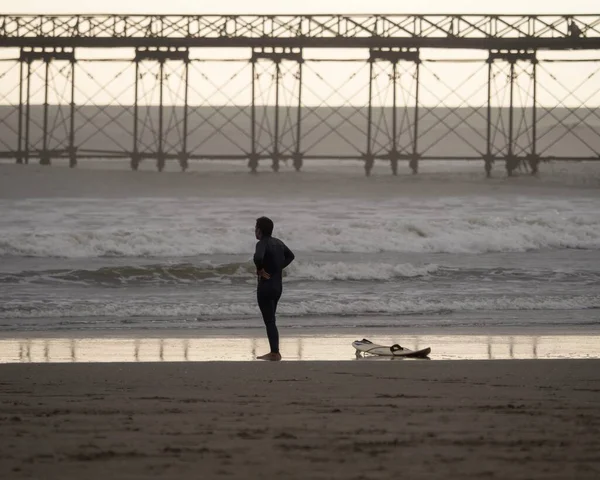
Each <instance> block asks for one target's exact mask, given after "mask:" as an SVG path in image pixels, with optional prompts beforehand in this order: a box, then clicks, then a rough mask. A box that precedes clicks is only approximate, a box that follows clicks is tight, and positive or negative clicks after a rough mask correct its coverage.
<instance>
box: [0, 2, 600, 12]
mask: <svg viewBox="0 0 600 480" xmlns="http://www.w3.org/2000/svg"><path fill="white" fill-rule="evenodd" d="M0 5H1V8H0V11H1V12H2V13H5V14H8V13H173V14H176V13H191V14H208V13H223V14H236V13H237V14H239V13H281V14H284V13H498V14H509V13H514V14H523V13H525V14H533V13H536V14H541V13H554V14H556V13H559V14H566V13H568V14H576V13H600V2H599V0H571V1H569V2H564V1H563V2H560V1H557V0H527V1H523V0H502V1H501V2H498V1H495V2H491V1H481V0H479V1H475V0H453V1H452V2H448V1H447V0H421V1H420V2H401V1H399V0H368V1H367V0H302V1H301V2H292V1H285V0H279V1H274V0H261V1H257V2H251V1H249V0H219V1H213V2H210V1H200V0H168V1H165V0H143V1H140V0H129V1H126V0H102V2H91V1H82V0H19V1H17V2H15V1H12V0H0Z"/></svg>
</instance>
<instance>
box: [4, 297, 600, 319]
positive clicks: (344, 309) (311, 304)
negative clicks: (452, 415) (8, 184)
mask: <svg viewBox="0 0 600 480" xmlns="http://www.w3.org/2000/svg"><path fill="white" fill-rule="evenodd" d="M598 308H600V295H580V296H571V297H567V298H565V297H562V296H538V297H514V296H501V297H488V298H481V297H468V298H461V299H453V298H451V297H445V298H441V299H431V298H423V299H419V298H401V299H398V298H387V299H378V300H374V299H370V300H350V299H347V298H331V299H320V300H307V301H300V302H298V301H295V302H290V301H287V302H285V303H283V304H282V305H281V306H280V308H279V309H278V314H279V316H292V317H293V316H336V317H340V318H341V317H344V316H372V315H387V316H393V315H399V316H403V315H410V314H439V313H448V312H474V311H511V310H514V311H516V310H532V311H534V310H582V309H598ZM257 314H258V310H257V306H256V304H254V303H246V302H242V303H234V302H228V303H215V304H206V303H196V302H178V303H167V302H166V301H162V302H160V303H153V302H150V301H143V302H142V301H128V300H118V301H106V300H105V301H85V302H84V301H79V302H76V301H67V300H63V301H60V300H47V301H43V302H42V301H39V302H32V301H27V302H25V303H20V302H19V301H11V302H8V303H7V304H5V305H4V306H3V308H2V310H0V318H3V319H10V318H13V319H14V318H38V319H44V318H57V317H78V318H80V317H85V318H88V319H90V318H98V317H112V318H135V317H170V318H173V317H191V318H197V317H200V319H210V318H233V317H256V315H257ZM340 322H341V323H340V325H341V326H343V324H344V321H343V319H341V320H340Z"/></svg>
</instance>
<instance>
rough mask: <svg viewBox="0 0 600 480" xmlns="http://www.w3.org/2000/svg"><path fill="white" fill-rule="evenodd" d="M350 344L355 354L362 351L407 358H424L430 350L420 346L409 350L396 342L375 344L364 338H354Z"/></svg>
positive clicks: (357, 354)
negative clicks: (387, 344)
mask: <svg viewBox="0 0 600 480" xmlns="http://www.w3.org/2000/svg"><path fill="white" fill-rule="evenodd" d="M352 346H353V347H354V348H355V349H356V356H357V357H359V356H361V354H362V353H368V354H370V355H379V356H382V357H408V358H425V357H427V356H428V355H429V353H430V352H431V348H430V347H427V348H422V349H420V350H410V349H409V348H406V347H401V346H400V345H398V344H395V345H392V346H391V347H386V346H384V345H377V344H376V343H373V342H371V341H369V340H367V339H365V338H363V339H362V340H355V341H354V342H352Z"/></svg>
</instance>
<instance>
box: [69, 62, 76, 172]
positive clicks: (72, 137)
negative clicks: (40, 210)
mask: <svg viewBox="0 0 600 480" xmlns="http://www.w3.org/2000/svg"><path fill="white" fill-rule="evenodd" d="M70 115H71V117H70V119H69V120H70V125H69V167H71V168H73V167H75V166H76V165H77V155H76V154H75V58H73V59H72V60H71V112H70Z"/></svg>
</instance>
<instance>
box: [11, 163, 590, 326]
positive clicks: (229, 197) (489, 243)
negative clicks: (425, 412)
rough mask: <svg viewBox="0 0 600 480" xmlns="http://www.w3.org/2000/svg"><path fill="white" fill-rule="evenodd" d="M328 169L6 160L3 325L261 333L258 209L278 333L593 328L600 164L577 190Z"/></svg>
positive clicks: (458, 176) (556, 182) (550, 183)
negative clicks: (267, 245)
mask: <svg viewBox="0 0 600 480" xmlns="http://www.w3.org/2000/svg"><path fill="white" fill-rule="evenodd" d="M479 167H481V166H479ZM328 168H329V167H325V166H323V167H322V168H321V170H318V172H317V173H300V174H298V173H296V172H293V171H290V172H287V171H283V172H281V173H280V174H274V173H269V172H266V173H263V174H259V175H258V176H251V175H249V174H247V173H246V172H245V171H244V167H242V166H240V167H239V171H236V172H233V173H232V172H231V171H223V172H221V173H215V171H217V170H218V167H211V169H210V171H209V173H207V174H206V175H203V174H202V169H201V167H198V169H197V171H195V172H188V173H185V174H182V173H176V172H163V173H161V174H159V173H156V172H150V171H147V172H129V171H127V170H126V165H125V166H124V167H123V168H122V170H119V168H112V169H104V168H103V166H102V164H96V167H95V168H88V169H86V167H85V166H84V167H83V168H79V169H76V170H69V169H66V168H62V167H60V166H52V167H46V168H45V169H44V167H40V166H33V165H32V166H15V165H0V172H2V176H1V179H2V186H3V187H4V188H3V190H2V191H3V192H5V194H4V195H0V262H1V263H0V331H1V332H2V333H3V335H5V336H6V335H9V336H10V335H11V334H16V333H19V334H27V333H28V332H29V333H30V334H32V335H33V334H35V332H38V333H39V332H44V333H45V334H48V333H54V334H56V335H64V334H65V332H80V333H81V332H85V333H86V334H90V335H93V334H94V332H112V333H121V334H122V333H127V332H138V333H139V332H142V333H143V332H144V331H148V332H154V333H156V332H160V331H162V330H164V331H169V332H170V333H171V334H172V332H173V331H175V332H177V331H179V332H181V333H182V334H189V333H190V332H193V333H194V334H197V335H210V334H211V332H217V331H218V332H219V333H220V334H225V335H226V334H227V331H228V330H231V331H234V330H235V331H236V332H239V331H240V330H241V331H244V330H248V331H253V332H254V334H256V335H261V334H262V330H260V329H262V328H263V325H262V320H261V318H260V314H259V311H258V308H257V306H256V301H255V288H256V277H255V272H254V268H253V263H252V254H253V252H254V246H255V243H256V240H255V238H254V222H255V219H256V218H257V217H259V216H261V215H267V216H269V217H271V218H272V219H273V220H274V222H275V232H274V235H275V236H277V237H279V238H281V239H282V240H284V241H285V242H286V244H287V245H288V246H289V247H290V248H291V249H292V250H293V251H294V253H295V254H296V261H295V262H294V263H293V264H292V265H291V266H290V267H289V269H288V270H287V271H286V275H285V278H284V295H283V298H282V301H281V303H280V307H279V311H278V324H279V326H280V329H281V331H282V335H285V332H288V333H289V334H292V333H293V334H301V333H302V332H303V331H311V332H313V335H317V336H318V335H319V332H323V335H325V334H327V335H332V334H334V335H335V334H336V333H339V334H340V335H342V334H343V335H353V334H354V333H356V335H358V336H359V337H360V338H362V335H361V333H363V332H365V331H369V332H372V331H376V330H377V329H379V328H381V329H386V331H397V332H400V333H401V332H402V331H403V330H402V329H413V330H414V329H417V330H419V331H422V332H425V333H435V334H439V333H440V332H441V333H445V334H448V333H452V332H453V331H457V332H458V331H465V330H467V331H470V332H474V333H483V334H485V333H489V332H490V331H494V329H496V330H501V329H511V331H517V332H535V331H543V332H546V333H547V332H549V331H550V332H552V331H553V329H555V330H556V331H561V332H565V331H577V330H578V329H584V330H590V329H592V330H595V329H598V330H599V331H600V194H599V191H600V190H598V185H600V182H598V180H597V179H598V176H597V175H598V173H597V170H598V169H597V168H596V167H589V168H594V169H595V170H593V172H595V175H596V177H594V178H595V179H596V180H595V182H598V183H592V184H591V185H590V183H589V179H590V175H589V170H586V171H584V172H583V173H582V174H581V175H580V177H581V181H582V184H581V186H580V187H578V186H577V185H573V184H571V185H568V187H567V186H565V185H563V184H561V174H560V172H561V171H564V169H569V168H570V165H567V166H564V165H563V166H561V167H560V168H561V169H563V170H560V169H559V170H554V172H555V174H549V173H548V174H547V175H548V179H547V180H544V179H543V177H544V170H543V168H542V172H541V174H540V177H541V179H538V180H535V179H533V180H532V179H529V178H525V177H522V178H523V180H520V179H519V178H516V179H507V178H504V177H503V175H504V172H499V173H498V174H497V175H498V177H499V178H496V179H495V180H488V181H486V179H485V178H484V177H483V173H482V172H481V171H480V170H482V169H481V168H479V169H477V171H476V173H468V172H471V170H468V171H467V173H461V172H460V171H459V172H458V173H456V172H454V173H452V174H448V175H445V174H444V173H438V174H429V176H428V174H427V173H425V174H424V175H422V176H421V178H419V179H417V178H416V177H413V176H409V175H405V176H404V177H403V178H400V177H397V178H395V177H392V176H391V175H389V173H386V174H383V173H382V174H380V176H379V179H374V178H365V177H363V176H361V171H360V169H359V168H358V167H356V168H355V169H347V171H346V172H345V173H343V172H342V173H341V174H340V171H337V172H336V170H335V168H333V169H332V168H329V169H328ZM340 168H341V167H340ZM448 168H453V167H448ZM290 170H291V169H290ZM473 172H474V171H473ZM556 172H557V173H556ZM586 172H587V173H586ZM298 175H304V177H301V178H302V180H301V186H300V187H299V186H298V178H299V177H298ZM311 175H312V176H311ZM384 175H385V176H384ZM259 177H260V178H259ZM417 177H419V176H417ZM311 179H312V180H314V181H311ZM584 180H585V182H584ZM156 182H160V185H159V186H160V188H157V185H158V184H157V183H156ZM190 182H191V183H190ZM486 182H488V183H486ZM535 182H537V183H535ZM586 182H587V183H586ZM571 183H573V182H571ZM15 185H18V186H19V187H15ZM270 185H276V186H275V187H273V188H272V189H271V188H270ZM265 189H268V190H265ZM103 192H107V193H106V194H104V193H103ZM261 192H263V193H261ZM257 329H259V330H257ZM315 332H316V333H315Z"/></svg>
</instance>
